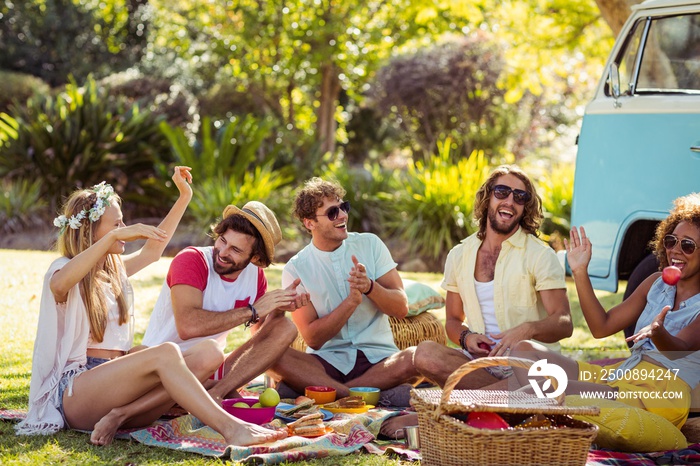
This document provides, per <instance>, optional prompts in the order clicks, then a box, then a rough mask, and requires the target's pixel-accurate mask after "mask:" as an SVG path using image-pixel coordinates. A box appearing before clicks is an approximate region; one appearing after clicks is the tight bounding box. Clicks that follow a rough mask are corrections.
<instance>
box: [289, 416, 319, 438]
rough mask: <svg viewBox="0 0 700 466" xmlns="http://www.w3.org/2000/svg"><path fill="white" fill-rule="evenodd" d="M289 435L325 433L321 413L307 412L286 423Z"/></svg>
mask: <svg viewBox="0 0 700 466" xmlns="http://www.w3.org/2000/svg"><path fill="white" fill-rule="evenodd" d="M287 428H288V429H289V433H290V434H291V435H306V436H317V435H323V434H325V433H326V426H325V425H324V424H323V413H320V412H318V413H313V414H307V415H306V416H304V417H302V418H300V419H297V420H296V421H294V422H292V423H290V424H287Z"/></svg>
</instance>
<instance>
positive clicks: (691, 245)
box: [664, 235, 698, 256]
mask: <svg viewBox="0 0 700 466" xmlns="http://www.w3.org/2000/svg"><path fill="white" fill-rule="evenodd" d="M679 241H680V242H681V251H683V254H686V255H688V256H689V255H691V254H692V253H694V252H695V250H696V249H697V248H698V245H697V244H695V241H693V240H692V239H687V238H684V239H681V240H679V239H678V237H677V236H676V235H666V236H664V247H665V248H666V249H668V250H669V251H670V250H671V249H673V248H675V247H676V244H678V242H679Z"/></svg>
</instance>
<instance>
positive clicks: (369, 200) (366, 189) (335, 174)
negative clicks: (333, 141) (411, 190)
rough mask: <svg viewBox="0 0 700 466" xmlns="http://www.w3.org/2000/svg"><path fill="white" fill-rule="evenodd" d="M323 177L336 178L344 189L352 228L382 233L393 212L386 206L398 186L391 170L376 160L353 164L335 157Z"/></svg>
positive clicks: (391, 200) (393, 196)
mask: <svg viewBox="0 0 700 466" xmlns="http://www.w3.org/2000/svg"><path fill="white" fill-rule="evenodd" d="M322 178H324V179H332V180H335V181H337V182H338V183H339V184H340V185H341V186H342V187H343V188H344V189H345V190H346V191H347V193H346V195H345V200H347V201H350V205H351V209H350V215H349V220H348V227H349V229H350V230H351V231H369V232H372V233H375V234H377V235H379V236H380V237H381V236H383V235H384V233H385V229H386V223H387V221H388V219H389V217H390V215H391V213H392V209H391V208H387V206H388V205H390V204H392V203H393V202H394V199H395V198H396V196H397V193H398V192H399V190H400V189H401V183H400V181H399V179H398V178H397V177H395V176H394V173H393V171H392V170H389V169H386V168H383V167H382V166H381V165H380V164H379V163H377V162H375V163H371V164H370V163H366V164H365V165H364V166H352V165H348V164H345V163H342V162H339V161H338V162H335V163H333V164H331V165H329V166H328V167H327V169H326V171H325V173H324V174H323V175H322Z"/></svg>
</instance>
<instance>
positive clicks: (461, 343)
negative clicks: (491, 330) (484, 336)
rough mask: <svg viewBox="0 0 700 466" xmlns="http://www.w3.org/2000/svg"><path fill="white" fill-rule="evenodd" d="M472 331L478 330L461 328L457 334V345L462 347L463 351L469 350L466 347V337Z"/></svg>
mask: <svg viewBox="0 0 700 466" xmlns="http://www.w3.org/2000/svg"><path fill="white" fill-rule="evenodd" d="M472 333H478V332H472V331H471V330H469V329H466V330H462V333H460V334H459V346H461V347H462V349H463V350H464V351H469V350H468V349H467V337H468V336H469V335H471V334H472Z"/></svg>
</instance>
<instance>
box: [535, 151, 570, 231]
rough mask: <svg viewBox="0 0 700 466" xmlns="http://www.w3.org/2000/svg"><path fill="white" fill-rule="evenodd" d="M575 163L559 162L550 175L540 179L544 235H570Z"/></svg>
mask: <svg viewBox="0 0 700 466" xmlns="http://www.w3.org/2000/svg"><path fill="white" fill-rule="evenodd" d="M574 171H575V168H574V165H573V164H559V165H556V166H554V167H553V168H552V169H551V171H550V172H549V175H545V176H544V177H542V179H540V180H539V183H538V184H539V188H540V195H541V196H542V210H543V212H544V221H543V222H542V228H541V230H542V233H543V234H544V235H547V236H549V235H553V234H554V233H556V235H555V236H557V235H561V236H564V237H565V238H566V237H568V236H569V230H570V229H571V202H572V199H573V195H574Z"/></svg>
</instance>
